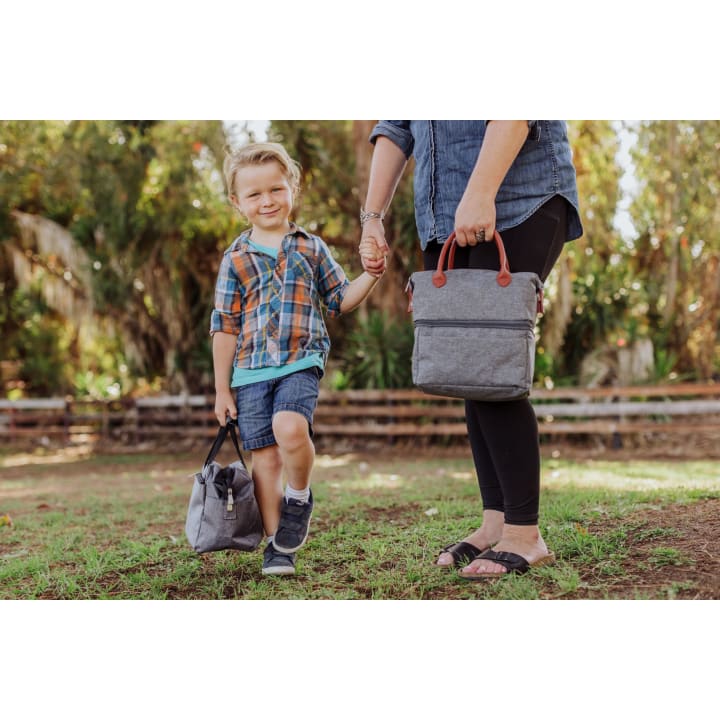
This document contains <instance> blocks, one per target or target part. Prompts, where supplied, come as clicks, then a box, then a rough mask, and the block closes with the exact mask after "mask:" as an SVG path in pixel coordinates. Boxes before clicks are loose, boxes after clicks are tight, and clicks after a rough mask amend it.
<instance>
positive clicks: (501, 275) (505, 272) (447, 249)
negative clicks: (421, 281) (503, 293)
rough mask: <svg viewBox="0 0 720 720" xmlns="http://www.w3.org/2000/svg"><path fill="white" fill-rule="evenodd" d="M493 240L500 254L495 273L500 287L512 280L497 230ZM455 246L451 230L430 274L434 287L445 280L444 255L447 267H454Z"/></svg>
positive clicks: (453, 234)
mask: <svg viewBox="0 0 720 720" xmlns="http://www.w3.org/2000/svg"><path fill="white" fill-rule="evenodd" d="M493 240H494V241H495V246H496V247H497V250H498V255H499V256H500V270H499V272H498V274H497V284H498V285H500V287H507V286H508V285H509V284H510V283H511V282H512V275H511V274H510V266H509V265H508V259H507V254H506V253H505V245H503V241H502V238H501V237H500V233H499V232H498V231H497V230H496V231H495V234H494V235H493ZM456 246H457V243H456V241H455V232H454V231H453V233H452V234H451V235H450V237H449V238H448V239H447V240H446V241H445V243H444V244H443V246H442V250H441V251H440V257H439V259H438V264H437V269H436V270H435V272H434V273H433V276H432V282H433V285H434V286H435V287H442V286H443V285H444V284H445V283H446V282H447V278H446V277H445V270H443V268H444V267H445V258H446V257H447V258H448V264H447V269H448V270H453V269H454V268H455V248H456ZM448 253H449V257H448Z"/></svg>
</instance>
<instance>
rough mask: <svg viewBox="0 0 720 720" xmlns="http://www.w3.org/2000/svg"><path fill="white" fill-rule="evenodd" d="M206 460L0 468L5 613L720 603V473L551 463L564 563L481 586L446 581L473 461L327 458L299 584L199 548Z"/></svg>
mask: <svg viewBox="0 0 720 720" xmlns="http://www.w3.org/2000/svg"><path fill="white" fill-rule="evenodd" d="M60 460H64V461H62V462H61V461H60ZM198 461H199V459H198V457H195V456H189V455H182V456H158V455H156V456H151V455H144V456H138V455H132V456H131V455H127V456H105V457H102V456H95V457H86V458H67V457H59V458H54V459H53V458H44V457H42V456H27V457H19V456H17V455H13V454H10V453H8V452H7V451H6V452H5V453H4V454H2V455H0V598H2V599H8V598H24V599H30V598H62V599H85V598H94V599H102V598H123V599H131V598H132V599H143V598H155V599H163V598H183V599H194V598H205V599H213V598H224V599H228V598H238V599H283V598H292V599H306V598H313V599H321V598H327V599H372V598H383V599H425V598H427V599H456V598H457V599H459V598H470V599H480V598H488V599H513V598H517V599H533V598H674V597H698V596H701V597H714V595H713V593H714V592H715V590H714V589H713V587H708V586H706V583H705V581H704V580H703V578H704V577H705V575H706V574H707V573H701V572H698V573H695V572H694V571H695V569H696V557H695V555H694V553H693V552H692V551H689V550H688V548H691V547H693V545H692V543H693V541H694V540H695V539H696V538H694V537H692V531H691V530H688V529H687V528H686V527H685V526H682V524H681V523H680V518H681V517H684V516H685V513H679V512H678V508H697V509H698V510H699V509H700V508H707V507H708V506H707V504H708V503H716V502H717V499H718V498H720V464H719V463H717V462H709V461H708V462H686V463H683V462H666V461H663V462H659V461H646V462H632V463H630V462H611V461H602V462H601V461H587V462H573V461H567V460H560V459H558V460H547V461H545V462H544V466H543V490H542V499H541V529H542V531H543V534H544V536H545V539H546V541H547V543H548V546H549V547H551V548H552V549H553V550H554V551H555V554H556V556H557V557H558V562H557V563H556V564H555V565H554V566H550V567H544V568H538V569H537V570H534V571H532V572H531V573H528V574H527V575H524V576H520V577H507V578H503V579H501V580H492V581H487V582H469V581H466V580H463V579H461V578H459V577H458V576H457V574H456V573H455V572H453V571H449V570H443V569H439V568H436V567H433V562H434V559H435V557H436V555H437V551H438V549H439V548H441V547H442V546H443V545H446V544H447V543H448V542H451V541H455V540H459V539H461V538H462V537H463V536H464V535H465V534H467V533H468V532H469V531H471V530H472V529H473V528H474V527H475V525H476V523H477V517H478V513H479V499H478V492H477V487H476V484H475V480H474V475H473V471H472V466H471V463H470V462H469V460H467V459H459V458H449V459H448V458H435V459H434V458H422V459H418V458H410V457H408V458H400V459H394V460H385V459H383V458H382V456H378V457H377V458H367V457H366V458H365V459H359V458H357V457H355V456H350V455H348V456H338V457H329V456H318V459H317V463H316V470H315V473H314V479H313V492H314V494H315V499H316V506H315V507H316V509H315V513H314V515H313V522H312V526H311V533H310V539H309V541H308V543H307V545H306V546H305V547H304V548H303V549H302V550H301V551H300V553H299V554H298V564H297V570H298V572H297V575H296V576H295V577H291V578H266V577H263V576H262V575H261V574H260V565H261V560H262V558H261V553H260V552H259V551H256V552H254V553H231V552H220V553H213V554H209V555H203V556H199V555H197V554H196V553H195V552H194V551H193V550H191V549H190V547H189V546H188V544H187V541H186V539H185V535H184V520H185V510H186V506H187V500H188V497H189V492H190V488H191V483H192V479H191V477H189V475H190V474H191V473H192V472H193V471H194V470H195V469H196V467H195V466H196V464H197V463H198ZM3 518H5V519H4V520H3ZM701 539H702V538H697V540H698V542H699V541H700V540H701ZM670 571H672V572H670Z"/></svg>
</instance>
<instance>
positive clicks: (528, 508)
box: [423, 195, 567, 525]
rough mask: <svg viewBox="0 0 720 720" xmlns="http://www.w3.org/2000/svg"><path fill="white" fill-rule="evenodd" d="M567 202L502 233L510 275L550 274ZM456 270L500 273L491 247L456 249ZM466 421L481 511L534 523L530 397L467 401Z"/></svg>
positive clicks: (536, 451) (430, 261) (433, 255)
mask: <svg viewBox="0 0 720 720" xmlns="http://www.w3.org/2000/svg"><path fill="white" fill-rule="evenodd" d="M566 227H567V201H566V200H565V199H564V198H562V197H560V196H559V195H556V196H555V197H553V198H551V199H550V200H548V201H547V202H546V203H545V204H544V205H543V206H542V207H541V208H540V209H539V210H538V211H537V212H535V213H534V214H533V215H531V216H530V217H529V218H528V219H527V220H525V222H523V223H521V224H520V225H518V226H517V227H514V228H511V229H509V230H505V231H503V232H502V233H500V234H501V236H502V239H503V244H504V245H505V249H506V251H507V256H508V262H509V264H510V271H511V272H527V271H529V272H534V273H537V274H538V275H539V276H540V278H541V279H542V280H545V279H546V278H547V276H548V275H549V274H550V270H552V267H553V265H554V264H555V261H556V260H557V259H558V257H559V256H560V253H561V251H562V248H563V244H564V243H565V239H566V237H567V232H566ZM440 250H441V245H440V244H439V243H437V242H431V243H429V244H428V247H427V249H426V250H425V251H424V253H423V257H424V263H425V269H426V270H434V269H435V268H436V267H437V262H438V258H439V256H440ZM455 267H457V268H483V269H489V270H499V269H500V261H499V259H498V254H497V249H496V248H495V243H492V242H483V243H479V244H478V245H475V246H473V247H464V248H461V247H458V248H457V252H456V253H455ZM465 417H466V422H467V428H468V435H469V436H470V447H471V448H472V454H473V460H474V462H475V470H476V472H477V476H478V483H479V484H480V494H481V496H482V501H483V508H484V509H485V510H499V511H500V512H503V513H505V522H506V523H508V524H510V525H537V522H538V506H539V502H540V444H539V440H538V424H537V418H536V416H535V411H534V410H533V408H532V405H531V404H530V401H529V400H528V399H524V400H512V401H509V402H479V401H477V400H466V401H465Z"/></svg>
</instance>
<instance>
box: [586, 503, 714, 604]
mask: <svg viewBox="0 0 720 720" xmlns="http://www.w3.org/2000/svg"><path fill="white" fill-rule="evenodd" d="M620 527H624V528H631V529H630V530H629V531H628V533H627V542H626V544H627V549H628V556H627V558H626V559H625V560H624V561H623V563H622V566H623V570H624V572H623V573H622V574H621V575H619V576H618V578H617V580H615V581H610V582H608V576H607V575H603V577H602V580H601V581H600V580H599V577H598V575H597V570H595V569H593V570H590V571H587V572H581V579H582V582H583V585H585V586H587V587H592V586H593V585H596V584H598V582H600V583H601V584H602V586H603V596H604V595H606V594H609V595H610V596H611V597H614V598H635V597H642V596H644V595H646V596H648V597H650V596H656V594H657V592H658V591H659V590H661V589H663V588H667V589H668V591H669V593H670V595H671V596H672V597H675V598H678V599H685V600H690V599H697V600H718V599H720V499H710V500H700V501H698V502H694V503H689V504H683V505H679V504H673V505H666V506H664V507H662V508H658V509H648V510H643V511H642V512H639V513H636V514H634V515H628V516H625V517H623V518H622V519H620V520H617V521H615V522H614V523H613V522H612V521H603V522H602V524H600V523H598V524H595V525H590V526H589V527H588V532H589V533H596V534H598V535H607V534H609V533H611V532H612V531H613V530H614V529H619V528H620ZM577 597H597V595H596V594H594V593H593V591H592V590H588V591H587V592H579V593H578V595H577Z"/></svg>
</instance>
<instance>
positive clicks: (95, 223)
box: [0, 121, 235, 390]
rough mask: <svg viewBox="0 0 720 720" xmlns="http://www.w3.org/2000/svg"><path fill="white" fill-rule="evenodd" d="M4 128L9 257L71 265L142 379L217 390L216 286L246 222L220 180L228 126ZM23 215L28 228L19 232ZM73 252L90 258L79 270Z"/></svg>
mask: <svg viewBox="0 0 720 720" xmlns="http://www.w3.org/2000/svg"><path fill="white" fill-rule="evenodd" d="M2 130H3V135H2V137H3V141H2V146H3V148H5V150H4V151H3V167H2V175H1V176H0V191H2V192H3V193H5V192H6V191H7V192H8V193H9V197H10V198H11V204H10V207H11V208H15V211H16V214H15V215H14V216H13V215H12V214H11V213H5V215H4V216H0V223H2V225H0V227H1V228H2V231H3V235H2V236H3V242H4V244H5V245H6V255H7V254H14V255H15V256H17V255H18V253H20V254H22V253H25V254H26V256H28V257H30V258H31V260H32V263H31V265H32V266H33V268H34V269H35V270H37V269H40V270H45V271H47V270H49V269H50V268H51V266H53V265H54V264H58V263H59V264H60V265H61V266H62V267H61V269H62V273H61V275H62V278H63V279H64V280H65V282H66V283H67V284H68V285H69V286H72V285H73V284H74V285H76V286H77V287H78V288H79V291H81V292H82V293H84V295H85V296H86V299H87V301H88V303H89V305H90V307H91V312H92V315H93V317H94V318H95V319H96V320H97V319H99V318H108V319H109V320H110V323H111V326H110V328H109V331H110V332H116V333H117V334H118V335H120V336H121V338H122V344H123V346H124V349H125V352H126V354H127V356H128V360H129V361H130V362H131V363H132V364H133V365H134V366H135V370H136V372H137V373H139V374H143V375H146V376H148V377H150V378H152V377H154V376H161V377H164V378H166V381H167V387H168V388H169V389H172V390H187V389H189V388H190V387H198V386H201V385H202V384H203V382H204V383H205V384H207V385H209V384H210V378H209V370H210V352H209V344H208V339H207V338H208V325H209V323H208V316H209V311H210V308H211V303H212V288H213V284H214V280H215V276H216V271H217V266H218V264H219V260H220V256H221V254H222V250H223V249H224V248H225V247H226V246H227V244H229V241H230V239H231V235H232V230H233V225H234V222H235V220H234V218H233V214H232V212H231V209H230V207H229V206H228V204H227V203H226V201H225V199H224V188H223V181H222V176H221V172H220V170H221V162H222V157H221V156H220V155H219V153H220V152H221V151H222V147H223V145H224V142H225V136H224V131H223V127H222V125H221V123H219V122H150V121H98V122H86V121H82V122H71V123H4V124H3V126H2ZM39 141H43V144H42V145H41V148H42V150H37V149H36V146H35V144H34V143H36V142H39ZM18 210H19V211H22V213H23V214H17V211H18ZM20 218H22V223H24V227H21V228H18V227H17V225H14V226H11V222H12V221H13V219H14V220H16V221H18V220H19V219H20ZM48 218H52V219H53V220H54V221H57V224H58V225H59V226H60V228H65V230H66V231H67V232H66V233H65V235H62V234H61V233H58V232H57V229H56V228H55V227H53V226H49V225H48V224H47V219H48ZM52 233H55V235H56V236H57V237H63V238H64V240H63V243H64V245H65V251H64V252H53V251H52V249H53V248H54V249H57V248H58V243H57V242H56V243H54V244H53V243H49V241H48V237H49V236H50V234H52ZM61 244H62V243H61ZM48 248H50V249H51V251H50V252H46V250H48ZM8 250H9V252H8ZM28 253H29V254H28ZM70 255H73V256H74V257H75V258H76V259H77V258H81V259H80V260H78V261H77V262H76V263H74V264H73V263H71V262H69V260H68V258H69V257H70ZM47 274H48V273H47V272H46V273H45V275H47ZM55 285H57V283H53V285H52V286H55ZM44 287H46V288H49V287H51V285H47V286H44ZM59 296H60V295H59V294H58V293H55V294H54V297H56V298H57V297H59ZM65 296H66V297H67V293H66V294H65ZM46 301H48V302H50V304H52V300H51V298H49V297H46ZM69 320H71V321H76V320H77V318H69ZM106 329H107V328H106Z"/></svg>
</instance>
